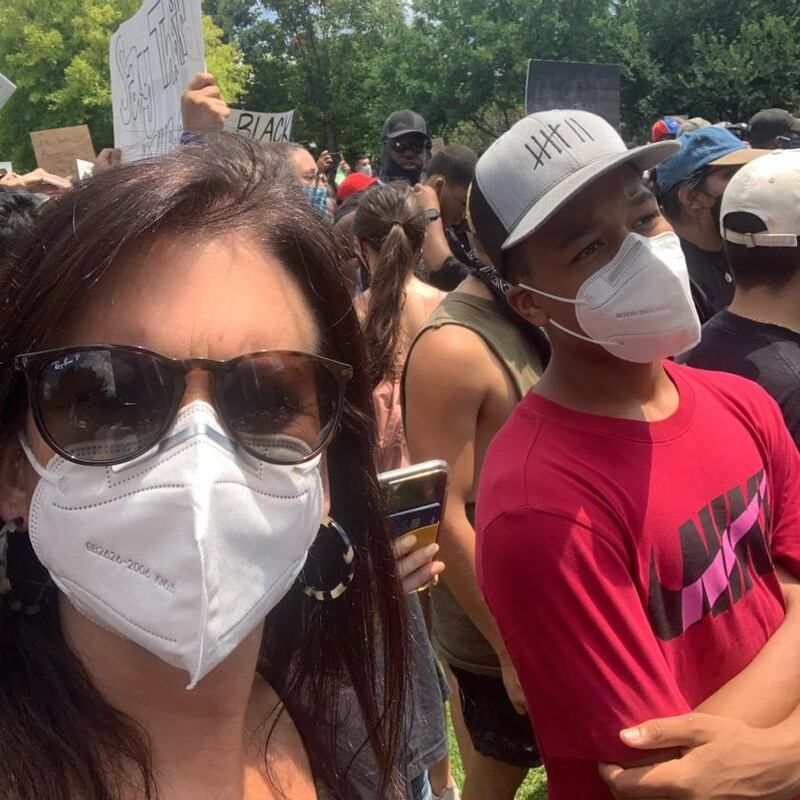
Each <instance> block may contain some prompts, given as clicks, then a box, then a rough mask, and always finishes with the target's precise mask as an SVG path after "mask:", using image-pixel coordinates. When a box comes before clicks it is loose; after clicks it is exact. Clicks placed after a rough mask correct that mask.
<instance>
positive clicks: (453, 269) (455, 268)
mask: <svg viewBox="0 0 800 800" xmlns="http://www.w3.org/2000/svg"><path fill="white" fill-rule="evenodd" d="M467 275H469V270H468V269H467V267H466V266H465V265H464V264H462V263H461V262H460V261H459V260H458V259H457V258H456V257H455V256H450V257H449V258H447V259H445V261H444V263H443V264H442V266H441V267H439V269H437V270H431V271H430V272H428V274H427V277H426V280H427V282H428V283H429V284H430V285H431V286H435V287H436V288H437V289H440V290H441V291H443V292H452V291H453V289H455V288H456V287H457V286H458V285H459V284H460V283H461V281H463V280H464V278H466V277H467Z"/></svg>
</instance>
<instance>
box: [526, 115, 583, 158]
mask: <svg viewBox="0 0 800 800" xmlns="http://www.w3.org/2000/svg"><path fill="white" fill-rule="evenodd" d="M562 124H563V125H566V126H567V127H568V128H569V130H570V131H572V133H573V134H574V135H575V137H577V139H578V140H579V142H580V143H581V144H585V143H586V140H587V139H588V140H589V141H592V142H593V141H594V137H593V136H592V134H591V133H589V131H587V130H586V128H584V127H583V125H581V123H580V122H578V120H576V119H575V118H574V117H569V118H568V119H565V120H564V121H563V123H562V122H559V123H557V124H556V125H548V126H547V127H548V128H549V129H550V131H549V133H548V132H547V131H546V130H545V129H544V128H539V135H540V136H541V137H542V141H541V142H540V141H539V139H537V137H536V134H535V133H532V134H531V135H530V140H531V141H532V142H533V143H534V144H535V145H536V147H538V148H539V151H538V152H536V151H534V149H533V148H532V147H531V145H530V144H528V143H526V144H525V149H526V150H527V151H528V152H529V153H530V154H531V155H532V156H533V157H534V159H535V161H536V163H535V164H534V165H533V170H534V172H535V171H536V170H537V169H538V168H539V167H542V166H544V158H545V156H546V157H547V160H548V161H550V160H551V159H552V158H553V157H552V156H551V155H550V153H549V152H548V148H552V149H554V150H555V151H556V152H557V153H558V155H561V154H562V153H563V152H564V150H562V149H561V147H560V146H559V144H558V142H557V141H556V137H558V140H559V141H560V142H561V144H562V145H563V146H564V149H566V150H571V149H572V145H571V144H570V143H569V141H567V139H565V138H564V135H563V134H561V133H559V128H560V127H561V126H562ZM564 133H566V134H567V135H569V131H564Z"/></svg>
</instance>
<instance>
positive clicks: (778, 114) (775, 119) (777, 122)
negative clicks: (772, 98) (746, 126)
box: [750, 108, 800, 144]
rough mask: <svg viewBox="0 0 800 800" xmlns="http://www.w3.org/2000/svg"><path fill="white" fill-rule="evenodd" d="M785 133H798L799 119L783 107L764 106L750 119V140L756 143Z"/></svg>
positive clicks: (799, 129) (799, 128)
mask: <svg viewBox="0 0 800 800" xmlns="http://www.w3.org/2000/svg"><path fill="white" fill-rule="evenodd" d="M787 133H800V119H798V118H797V117H795V116H794V115H792V114H790V113H789V112H788V111H786V110H785V109H783V108H765V109H764V110H763V111H759V112H758V114H756V115H755V116H754V117H753V118H752V119H751V120H750V141H751V142H755V143H756V144H759V143H761V142H768V141H769V140H770V139H774V138H775V137H776V136H785V135H786V134H787Z"/></svg>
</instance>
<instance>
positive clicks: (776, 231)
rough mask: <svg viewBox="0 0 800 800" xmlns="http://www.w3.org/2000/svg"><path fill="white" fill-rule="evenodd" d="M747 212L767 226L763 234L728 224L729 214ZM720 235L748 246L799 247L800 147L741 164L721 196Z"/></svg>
mask: <svg viewBox="0 0 800 800" xmlns="http://www.w3.org/2000/svg"><path fill="white" fill-rule="evenodd" d="M736 212H745V213H747V214H753V215H754V216H756V217H758V218H759V219H760V220H761V221H762V222H763V223H764V225H765V226H766V230H765V231H764V232H763V233H739V232H738V231H732V230H729V229H728V228H726V227H725V217H726V215H727V214H733V213H736ZM720 220H721V222H720V234H721V235H722V238H723V239H725V240H726V241H728V242H732V243H733V244H743V245H745V246H747V247H797V246H798V244H800V243H799V242H798V236H800V150H775V151H774V152H772V153H768V154H767V155H765V156H762V157H761V158H758V159H756V160H755V161H751V162H750V163H749V164H746V165H745V166H744V167H742V168H741V169H740V170H739V171H738V172H737V173H736V174H735V175H734V176H733V178H731V181H730V183H728V186H727V187H726V189H725V194H724V195H723V196H722V208H721V210H720Z"/></svg>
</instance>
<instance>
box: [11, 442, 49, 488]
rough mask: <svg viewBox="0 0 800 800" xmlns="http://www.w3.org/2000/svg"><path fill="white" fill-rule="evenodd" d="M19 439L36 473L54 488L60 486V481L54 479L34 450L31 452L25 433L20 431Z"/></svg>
mask: <svg viewBox="0 0 800 800" xmlns="http://www.w3.org/2000/svg"><path fill="white" fill-rule="evenodd" d="M17 438H18V439H19V443H20V445H22V450H23V452H24V453H25V455H26V456H27V458H28V461H29V462H30V465H31V466H32V467H33V469H34V472H36V474H37V475H38V476H39V477H40V478H41V479H42V480H43V481H47V482H48V483H52V484H53V486H58V484H59V479H58V478H54V477H53V476H52V475H51V474H50V473H49V472H48V471H47V470H46V469H45V468H44V467H43V466H42V465H41V464H40V463H39V460H38V459H37V458H36V456H35V455H34V454H33V450H31V446H30V445H29V444H28V437H27V436H26V435H25V432H24V431H20V432H19V433H18V434H17Z"/></svg>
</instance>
